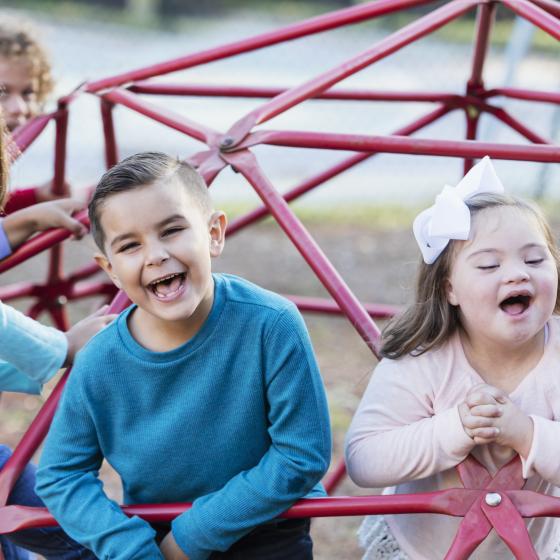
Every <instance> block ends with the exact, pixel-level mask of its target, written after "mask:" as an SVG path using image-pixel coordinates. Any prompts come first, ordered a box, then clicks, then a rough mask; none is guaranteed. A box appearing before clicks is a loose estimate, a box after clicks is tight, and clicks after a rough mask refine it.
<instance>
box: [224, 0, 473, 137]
mask: <svg viewBox="0 0 560 560" xmlns="http://www.w3.org/2000/svg"><path fill="white" fill-rule="evenodd" d="M477 3H478V0H452V2H450V3H448V4H445V5H444V6H442V7H441V8H439V9H438V10H435V11H434V12H432V13H430V14H428V15H426V16H424V17H422V18H420V19H418V20H417V21H415V22H413V23H411V24H410V25H407V26H406V27H403V28H402V29H401V30H399V31H397V32H395V33H393V34H392V35H389V36H388V37H387V38H385V39H383V40H381V41H380V42H379V43H378V44H377V45H375V46H374V47H373V48H371V49H368V50H367V51H365V52H363V53H362V54H360V55H358V56H356V57H354V58H352V59H350V60H348V61H346V62H345V63H344V64H341V65H339V66H337V67H336V68H334V69H332V70H329V71H327V72H325V73H323V74H321V75H320V76H318V77H316V78H313V79H312V80H310V81H308V82H306V83H304V84H303V85H301V86H298V87H295V88H292V89H290V90H288V91H286V92H285V93H283V94H281V95H279V96H277V97H275V98H273V99H272V100H271V101H269V102H267V103H265V104H263V105H261V106H260V107H258V108H257V109H255V110H254V111H251V112H250V113H248V114H247V115H245V117H243V118H242V119H240V120H239V121H238V122H237V123H236V124H234V125H233V126H232V127H231V128H230V130H229V131H228V133H227V136H228V137H230V138H231V139H232V141H231V145H235V144H236V143H238V142H239V141H240V140H241V139H243V138H244V137H245V136H246V134H247V133H248V132H249V131H250V130H251V129H252V128H253V127H254V126H255V125H256V124H262V123H264V122H266V121H268V120H270V119H271V118H272V117H274V116H276V115H279V114H280V113H283V112H284V111H286V110H288V109H289V108H291V107H293V106H294V105H297V104H298V103H301V102H302V101H304V100H305V99H309V98H310V97H314V96H316V95H317V94H319V93H321V92H323V91H325V90H327V89H329V88H330V87H332V86H333V85H334V84H336V83H338V82H340V81H341V80H344V79H345V78H348V77H349V76H351V75H353V74H355V73H356V72H358V71H360V70H362V69H364V68H366V67H367V66H369V65H371V64H372V63H374V62H376V61H378V60H381V59H383V58H384V57H386V56H388V55H390V54H391V53H393V52H395V51H397V50H399V49H401V48H402V47H404V46H406V45H408V44H410V43H411V42H413V41H415V40H417V39H419V38H421V37H423V36H425V35H427V34H429V33H431V32H433V31H435V30H436V29H438V28H440V27H442V26H443V25H445V24H446V23H449V22H450V21H452V20H453V19H455V18H457V17H459V16H460V15H462V14H464V13H465V12H467V11H468V10H470V9H471V8H472V7H473V6H475V5H476V4H477Z"/></svg>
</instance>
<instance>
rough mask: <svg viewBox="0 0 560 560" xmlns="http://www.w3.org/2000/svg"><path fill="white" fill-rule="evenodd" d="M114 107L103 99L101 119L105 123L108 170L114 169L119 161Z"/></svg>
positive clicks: (106, 163)
mask: <svg viewBox="0 0 560 560" xmlns="http://www.w3.org/2000/svg"><path fill="white" fill-rule="evenodd" d="M113 107H114V105H113V103H109V101H107V100H106V99H101V119H102V121H103V137H104V138H105V166H106V167H107V169H109V168H111V167H113V165H115V164H116V163H117V162H118V161H119V154H118V151H117V139H116V137H115V123H114V120H113Z"/></svg>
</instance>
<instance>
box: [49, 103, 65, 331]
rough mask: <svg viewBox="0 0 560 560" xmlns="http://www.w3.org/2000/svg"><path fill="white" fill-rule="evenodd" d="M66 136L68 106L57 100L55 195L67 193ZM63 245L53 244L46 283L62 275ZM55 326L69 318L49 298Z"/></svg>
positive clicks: (56, 303)
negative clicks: (65, 178)
mask: <svg viewBox="0 0 560 560" xmlns="http://www.w3.org/2000/svg"><path fill="white" fill-rule="evenodd" d="M67 136H68V108H67V106H66V104H65V103H63V102H59V114H58V116H57V118H56V139H55V155H54V179H53V191H54V192H55V193H56V194H57V195H67V194H69V193H67V192H66V188H65V182H64V177H65V171H66V141H67ZM62 259H63V247H62V245H60V244H58V245H55V246H54V247H53V248H52V250H51V252H50V255H49V271H48V274H47V285H48V286H51V285H56V284H58V283H59V282H60V281H61V280H62V278H63V276H64V270H63V263H62ZM45 307H46V308H47V309H48V310H49V313H50V315H51V317H52V319H53V321H54V324H55V326H56V327H57V328H59V329H60V330H63V331H67V330H68V329H69V328H70V320H69V318H68V314H67V313H66V308H65V306H64V305H63V303H62V302H61V301H52V300H50V301H49V302H48V303H47V304H46V306H45Z"/></svg>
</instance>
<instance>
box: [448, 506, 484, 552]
mask: <svg viewBox="0 0 560 560" xmlns="http://www.w3.org/2000/svg"><path fill="white" fill-rule="evenodd" d="M482 500H483V498H482V496H480V497H479V498H478V500H477V501H476V502H474V503H473V505H472V507H471V509H470V510H469V511H468V512H467V514H466V515H465V518H464V519H463V522H462V523H461V524H460V525H459V529H458V531H457V533H456V535H455V538H454V539H453V542H452V543H451V547H450V548H449V550H448V552H447V554H446V555H445V560H466V559H467V558H469V556H470V555H471V554H472V553H473V552H474V551H475V549H476V547H477V546H478V545H479V544H480V543H481V542H482V541H483V540H484V539H485V538H486V537H487V536H488V533H490V531H491V530H492V524H491V523H490V522H489V521H488V520H487V519H486V518H484V517H480V515H479V514H478V512H479V511H480V507H481V505H482Z"/></svg>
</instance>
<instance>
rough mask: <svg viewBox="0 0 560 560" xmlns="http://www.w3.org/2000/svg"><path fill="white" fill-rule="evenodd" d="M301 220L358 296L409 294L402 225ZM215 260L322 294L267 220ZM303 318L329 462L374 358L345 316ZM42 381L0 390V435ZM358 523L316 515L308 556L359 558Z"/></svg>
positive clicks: (28, 405)
mask: <svg viewBox="0 0 560 560" xmlns="http://www.w3.org/2000/svg"><path fill="white" fill-rule="evenodd" d="M306 225H307V227H308V229H309V231H310V233H311V234H312V235H313V236H314V238H315V239H316V241H317V242H318V243H319V244H320V246H321V247H322V249H323V251H324V252H325V253H326V255H327V257H328V258H329V259H330V261H331V262H332V263H333V264H334V265H335V267H336V268H337V270H338V271H339V273H340V274H341V275H342V277H343V278H344V279H345V281H346V282H347V284H348V285H349V286H350V288H351V289H352V290H353V291H354V293H355V294H356V295H357V296H358V298H359V299H360V300H361V301H364V302H376V303H392V304H403V303H405V302H406V301H407V300H409V299H410V296H411V293H410V288H411V285H412V278H413V276H414V270H415V267H416V261H417V251H416V248H415V245H414V243H413V239H412V234H411V232H410V231H408V230H406V231H405V230H402V229H398V228H384V229H380V228H377V227H376V226H375V225H371V226H369V225H363V224H350V223H348V224H342V225H340V224H336V225H335V226H334V225H332V224H331V223H329V220H326V219H325V220H321V219H314V220H312V222H311V223H309V224H306ZM91 250H92V246H91V245H90V243H89V242H88V241H85V242H79V243H78V242H69V243H67V244H66V245H65V249H64V251H65V257H66V258H65V263H66V268H67V269H68V270H74V269H75V268H76V267H77V266H79V265H80V264H85V263H86V262H89V259H90V255H91ZM45 263H46V258H45V256H44V255H42V256H39V257H36V258H35V259H33V260H32V261H29V262H27V263H25V264H24V265H21V266H19V267H17V268H16V269H15V270H13V271H9V272H7V273H5V274H4V275H3V277H2V285H7V284H9V283H10V282H14V281H18V280H22V279H25V280H29V279H30V278H33V279H42V278H44V270H45ZM215 264H216V267H215V269H216V270H218V271H227V272H231V273H235V274H239V275H242V276H244V277H246V278H248V279H249V280H251V281H254V282H256V283H258V284H260V285H262V286H264V287H267V288H269V289H272V290H274V291H277V292H279V293H284V294H298V295H307V296H319V297H323V296H326V292H325V290H324V288H323V287H322V286H321V284H320V283H319V281H318V280H317V279H316V277H315V276H314V274H313V273H312V272H311V271H310V269H309V267H308V265H307V264H306V263H305V262H304V261H303V259H302V258H301V256H300V255H299V253H298V252H297V250H296V249H295V248H294V247H293V246H292V244H291V243H290V242H289V240H287V238H286V237H285V235H284V234H283V232H282V231H281V230H280V229H279V228H278V226H277V225H275V224H274V223H272V222H265V223H263V224H261V225H258V226H253V227H252V228H250V229H249V230H247V231H243V232H240V233H239V234H236V235H235V236H232V237H231V238H230V239H228V242H227V244H226V250H225V252H224V254H223V256H222V257H220V259H219V260H218V261H216V263H215ZM28 303H29V302H18V303H17V305H16V306H18V307H20V308H22V309H25V308H26V305H28ZM94 305H95V301H93V300H84V301H82V302H80V303H79V304H74V305H72V306H71V309H70V311H71V316H72V319H73V320H74V321H75V320H77V319H78V318H80V317H82V316H83V315H84V314H86V313H88V312H89V311H90V310H91V309H92V308H93V306H94ZM305 320H306V323H307V325H308V328H309V331H310V334H311V338H312V341H313V344H314V347H315V351H316V354H317V357H318V361H319V365H320V369H321V372H322V375H323V379H324V382H325V385H326V388H327V393H328V397H329V407H330V413H331V422H332V429H333V440H334V448H333V458H332V466H334V465H336V464H337V463H338V461H339V460H340V459H341V457H342V453H343V440H344V434H345V432H346V430H347V428H348V425H349V422H350V420H351V418H352V414H353V412H354V410H355V408H356V406H357V404H358V402H359V399H360V396H361V394H362V393H363V391H364V389H365V387H366V385H367V382H368V379H369V376H370V372H371V370H372V368H373V367H374V365H375V363H376V360H375V358H374V356H373V354H372V353H371V351H370V350H369V349H368V348H367V346H366V345H365V343H364V342H363V341H362V339H361V338H360V336H359V335H358V334H357V332H356V331H355V330H354V329H353V327H352V326H351V325H350V323H349V321H348V320H347V319H345V318H343V317H340V318H339V317H333V316H330V317H325V316H320V315H317V314H310V313H307V314H305ZM379 325H381V324H379ZM49 385H50V386H49V387H48V388H47V390H46V391H45V393H44V395H43V396H42V397H34V396H28V395H27V396H26V395H16V394H4V396H3V397H2V406H1V407H0V441H1V442H3V443H7V444H9V445H12V446H14V445H15V444H16V443H17V441H18V440H19V438H20V437H21V434H22V433H23V431H24V430H25V428H26V426H27V425H28V424H29V422H30V421H31V419H32V418H33V416H34V415H35V414H36V412H37V410H38V409H39V407H40V405H41V403H42V400H43V398H44V397H45V395H46V394H48V391H49V389H50V388H52V385H53V383H51V384H49ZM103 477H104V481H105V484H106V487H107V489H108V493H110V494H111V495H112V496H113V497H116V498H117V499H118V497H119V496H120V488H119V484H118V482H117V480H116V475H115V474H114V473H112V472H111V470H110V469H104V474H103ZM372 492H374V491H373V490H372ZM367 493H368V491H366V490H363V489H360V488H358V487H356V486H355V485H353V484H352V483H351V482H350V481H349V480H347V479H346V480H345V481H344V482H343V484H342V485H341V486H340V487H339V488H338V489H337V491H336V494H338V495H358V494H367ZM359 523H360V518H353V517H347V518H326V519H316V520H315V521H314V523H313V529H312V531H313V537H314V542H315V558H317V559H318V560H335V559H336V560H341V559H342V560H351V559H354V558H360V551H359V548H358V546H357V543H356V537H355V533H356V530H357V528H358V526H359Z"/></svg>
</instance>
